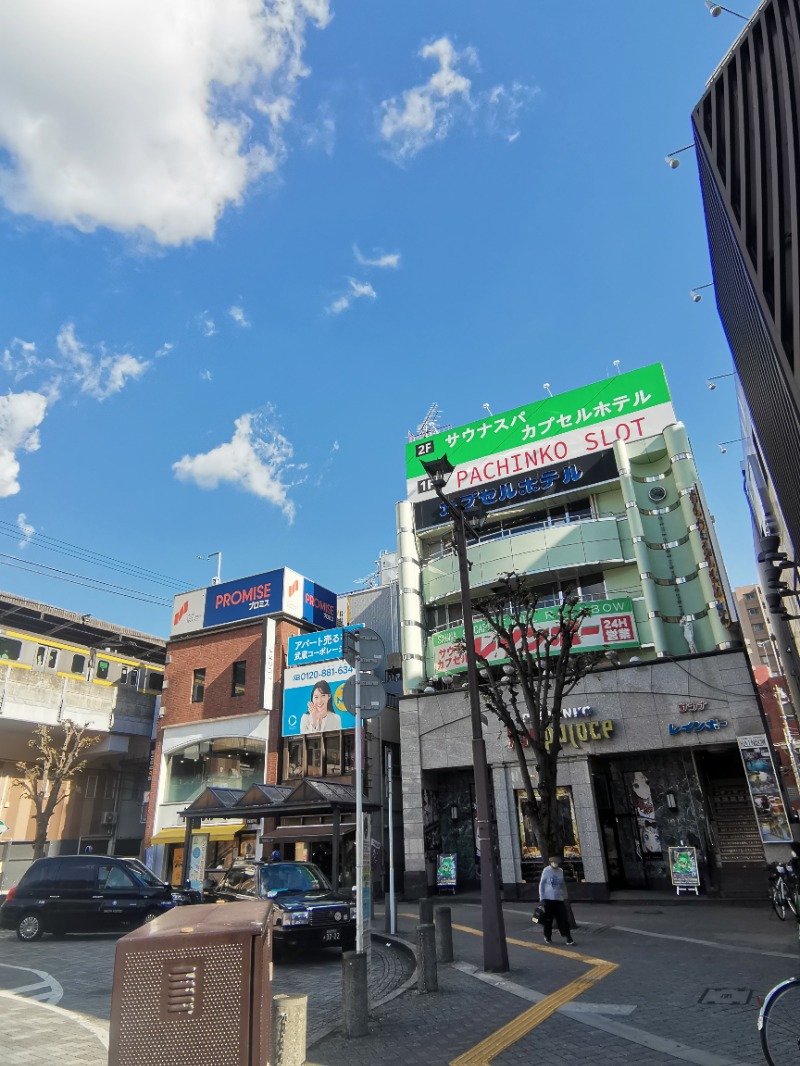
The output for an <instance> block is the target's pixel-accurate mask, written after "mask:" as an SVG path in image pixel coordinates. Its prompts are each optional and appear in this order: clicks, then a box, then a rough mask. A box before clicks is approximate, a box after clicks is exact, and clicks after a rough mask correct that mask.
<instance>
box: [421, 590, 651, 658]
mask: <svg viewBox="0 0 800 1066" xmlns="http://www.w3.org/2000/svg"><path fill="white" fill-rule="evenodd" d="M580 606H581V607H586V608H588V609H589V610H590V612H591V614H590V615H589V616H588V617H586V618H584V619H583V621H582V622H581V625H580V628H579V629H578V632H577V633H576V634H575V638H574V640H573V644H572V647H573V649H574V650H575V651H576V652H581V651H600V650H602V649H603V648H638V647H639V643H640V642H639V636H638V633H637V632H636V621H635V619H634V617H633V604H632V603H631V600H630V598H629V597H628V596H615V597H614V599H613V600H592V601H591V602H588V603H583V604H581V605H580ZM533 620H534V624H535V626H536V628H537V630H544V629H547V628H548V624H550V625H551V632H552V633H553V634H556V633H558V628H559V627H558V607H543V608H541V609H540V610H538V611H536V612H534V616H533ZM474 629H475V651H476V653H477V654H478V655H480V656H481V657H482V658H484V659H485V660H486V661H487V662H489V663H504V662H507V661H508V655H507V654H506V651H505V649H504V648H503V647H502V646H501V645H500V644H499V642H498V639H497V635H496V634H495V632H494V631H493V630H492V629H491V628H490V627H489V624H488V623H487V622H485V621H484V620H483V619H482V618H476V619H475V621H474ZM528 640H529V641H530V642H531V647H532V646H533V631H532V630H529V632H528ZM431 642H432V645H433V672H434V675H435V676H437V677H440V676H441V675H443V674H455V673H459V672H461V671H464V670H466V669H467V657H466V653H465V651H464V647H463V642H464V627H463V626H453V627H451V628H450V629H445V630H441V631H440V632H438V633H434V634H433V636H432V638H431ZM559 651H560V646H559V645H558V643H557V641H553V643H552V644H551V646H550V654H551V655H557V654H558V653H559Z"/></svg>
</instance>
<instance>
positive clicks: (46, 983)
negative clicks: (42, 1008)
mask: <svg viewBox="0 0 800 1066" xmlns="http://www.w3.org/2000/svg"><path fill="white" fill-rule="evenodd" d="M0 966H2V967H3V969H4V970H21V971H22V972H24V973H33V974H36V976H37V977H38V978H39V980H38V981H37V982H35V984H27V985H19V986H18V987H17V988H8V989H5V990H4V991H7V992H9V993H15V994H20V995H21V994H23V993H25V992H32V991H34V990H35V989H37V988H40V989H42V991H41V992H39V993H38V994H37V995H35V996H29V997H28V998H29V999H37V1000H40V1001H42V1002H44V1003H52V1004H56V1003H59V1002H60V1001H61V999H62V998H63V996H64V989H63V988H62V987H61V985H60V984H59V983H58V981H56V979H55V977H53V975H52V974H51V973H45V971H44V970H34V968H33V967H32V966H12V965H11V963H10V962H0Z"/></svg>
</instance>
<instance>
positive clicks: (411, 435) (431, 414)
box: [408, 403, 450, 440]
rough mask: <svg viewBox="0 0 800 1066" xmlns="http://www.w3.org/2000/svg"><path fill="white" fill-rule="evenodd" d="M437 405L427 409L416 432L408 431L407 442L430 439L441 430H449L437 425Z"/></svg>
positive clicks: (446, 427) (447, 427) (434, 404)
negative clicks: (423, 438)
mask: <svg viewBox="0 0 800 1066" xmlns="http://www.w3.org/2000/svg"><path fill="white" fill-rule="evenodd" d="M439 415H440V411H439V404H438V403H432V404H431V405H430V407H429V408H428V413H427V414H426V415H425V417H424V418H423V419H422V421H421V422H420V424H419V425H418V426H417V428H416V430H409V431H408V439H409V440H420V438H422V437H432V436H433V435H434V434H435V433H441V432H442V430H445V429H450V426H449V425H447V426H445V425H440V424H439Z"/></svg>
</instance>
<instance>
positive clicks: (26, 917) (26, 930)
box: [17, 913, 44, 940]
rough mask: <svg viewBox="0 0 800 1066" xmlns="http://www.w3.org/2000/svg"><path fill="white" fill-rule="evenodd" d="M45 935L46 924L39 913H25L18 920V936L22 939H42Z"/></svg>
mask: <svg viewBox="0 0 800 1066" xmlns="http://www.w3.org/2000/svg"><path fill="white" fill-rule="evenodd" d="M43 935H44V926H43V925H42V919H41V918H40V917H39V915H38V914H31V913H28V914H23V915H22V917H21V918H20V920H19V921H18V922H17V936H18V937H19V939H20V940H41V938H42V936H43Z"/></svg>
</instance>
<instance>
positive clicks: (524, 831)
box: [517, 785, 581, 859]
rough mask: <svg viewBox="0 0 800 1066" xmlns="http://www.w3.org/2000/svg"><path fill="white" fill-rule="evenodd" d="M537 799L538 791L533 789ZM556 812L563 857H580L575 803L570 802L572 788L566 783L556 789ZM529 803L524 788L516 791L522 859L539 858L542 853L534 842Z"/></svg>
mask: <svg viewBox="0 0 800 1066" xmlns="http://www.w3.org/2000/svg"><path fill="white" fill-rule="evenodd" d="M534 792H535V795H536V798H537V800H538V799H539V793H538V791H537V790H534ZM556 799H557V800H558V813H559V817H560V819H561V835H562V839H563V841H564V858H565V859H580V857H581V842H580V839H579V837H578V821H577V819H576V817H575V805H574V803H573V802H572V789H571V788H570V787H569V786H568V785H566V786H562V785H559V787H558V788H557V789H556ZM531 814H532V811H531V804H530V802H529V801H528V797H527V794H526V793H525V791H524V789H520V790H519V791H518V792H517V818H518V821H519V842H520V848H521V851H522V858H523V859H541V858H542V853H541V851H540V850H539V847H538V845H537V843H536V834H535V833H534V831H533V819H532V817H531Z"/></svg>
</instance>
